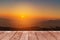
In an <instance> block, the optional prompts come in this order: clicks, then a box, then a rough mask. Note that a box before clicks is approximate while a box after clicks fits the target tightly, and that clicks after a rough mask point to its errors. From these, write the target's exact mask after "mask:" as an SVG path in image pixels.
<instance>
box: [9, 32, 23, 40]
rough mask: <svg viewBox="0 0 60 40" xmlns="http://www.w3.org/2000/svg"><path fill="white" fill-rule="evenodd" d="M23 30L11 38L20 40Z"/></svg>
mask: <svg viewBox="0 0 60 40" xmlns="http://www.w3.org/2000/svg"><path fill="white" fill-rule="evenodd" d="M21 35H22V32H19V31H17V33H16V34H15V35H14V36H13V37H12V38H11V39H10V40H19V39H20V37H21Z"/></svg>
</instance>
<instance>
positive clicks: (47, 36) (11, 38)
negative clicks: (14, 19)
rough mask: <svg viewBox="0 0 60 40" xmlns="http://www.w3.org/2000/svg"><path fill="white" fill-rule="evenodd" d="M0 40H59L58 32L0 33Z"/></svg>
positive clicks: (59, 33)
mask: <svg viewBox="0 0 60 40" xmlns="http://www.w3.org/2000/svg"><path fill="white" fill-rule="evenodd" d="M0 40H60V32H59V31H0Z"/></svg>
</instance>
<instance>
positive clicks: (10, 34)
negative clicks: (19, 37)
mask: <svg viewBox="0 0 60 40" xmlns="http://www.w3.org/2000/svg"><path fill="white" fill-rule="evenodd" d="M15 33H16V31H11V32H7V34H6V36H5V37H3V38H2V39H1V40H9V39H10V38H11V37H12V36H14V34H15Z"/></svg>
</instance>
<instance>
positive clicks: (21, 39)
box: [20, 31, 28, 40]
mask: <svg viewBox="0 0 60 40" xmlns="http://www.w3.org/2000/svg"><path fill="white" fill-rule="evenodd" d="M20 40H28V32H27V31H23V34H22V36H21V38H20Z"/></svg>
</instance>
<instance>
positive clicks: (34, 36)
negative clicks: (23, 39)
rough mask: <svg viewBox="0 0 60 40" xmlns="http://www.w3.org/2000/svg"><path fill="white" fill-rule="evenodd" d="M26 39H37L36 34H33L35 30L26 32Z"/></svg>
mask: <svg viewBox="0 0 60 40" xmlns="http://www.w3.org/2000/svg"><path fill="white" fill-rule="evenodd" d="M28 40H38V39H37V37H36V35H35V32H29V33H28Z"/></svg>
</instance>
